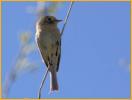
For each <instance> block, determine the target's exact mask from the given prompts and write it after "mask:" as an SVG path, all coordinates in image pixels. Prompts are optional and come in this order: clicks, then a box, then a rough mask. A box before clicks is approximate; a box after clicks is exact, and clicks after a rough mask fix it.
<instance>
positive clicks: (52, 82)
mask: <svg viewBox="0 0 132 100" xmlns="http://www.w3.org/2000/svg"><path fill="white" fill-rule="evenodd" d="M58 90H59V86H58V82H57V73H56V70H52V71H51V72H50V92H52V91H58Z"/></svg>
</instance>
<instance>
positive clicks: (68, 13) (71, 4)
mask: <svg viewBox="0 0 132 100" xmlns="http://www.w3.org/2000/svg"><path fill="white" fill-rule="evenodd" d="M72 6H73V1H71V3H70V6H69V9H68V12H67V15H66V18H65V21H64V25H63V28H62V31H61V34H60V38H59V39H61V37H62V35H63V32H64V29H65V27H66V24H67V21H68V18H69V15H70V12H71V9H72ZM59 39H58V40H59ZM48 72H49V67H48V68H47V70H46V73H45V74H44V76H43V79H42V82H41V85H40V88H39V92H38V98H39V99H40V98H41V90H42V87H43V85H44V83H45V80H46V77H47V75H48Z"/></svg>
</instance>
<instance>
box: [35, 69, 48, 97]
mask: <svg viewBox="0 0 132 100" xmlns="http://www.w3.org/2000/svg"><path fill="white" fill-rule="evenodd" d="M48 72H49V67H48V68H47V70H46V72H45V74H44V76H43V79H42V82H41V85H40V88H39V91H38V98H39V99H40V98H41V91H42V87H43V85H44V82H45V80H46V77H47V75H48Z"/></svg>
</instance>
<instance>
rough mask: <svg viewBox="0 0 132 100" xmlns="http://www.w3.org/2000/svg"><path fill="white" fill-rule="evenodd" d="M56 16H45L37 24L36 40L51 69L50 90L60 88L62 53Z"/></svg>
mask: <svg viewBox="0 0 132 100" xmlns="http://www.w3.org/2000/svg"><path fill="white" fill-rule="evenodd" d="M60 21H61V20H57V19H56V18H55V17H54V16H44V17H41V18H40V19H39V21H38V22H37V24H36V41H37V44H38V47H39V50H40V53H41V56H42V58H43V60H44V62H45V64H46V66H47V67H48V68H49V71H50V80H51V81H50V91H54V90H58V89H59V87H58V82H57V75H56V74H57V73H56V72H57V71H58V70H59V62H60V55H61V40H60V31H59V29H58V28H57V23H58V22H60Z"/></svg>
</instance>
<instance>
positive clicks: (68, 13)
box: [60, 1, 74, 38]
mask: <svg viewBox="0 0 132 100" xmlns="http://www.w3.org/2000/svg"><path fill="white" fill-rule="evenodd" d="M73 3H74V2H73V1H71V3H70V7H69V9H68V12H67V15H66V18H65V21H64V25H63V28H62V31H61V36H60V38H61V37H62V35H63V33H64V29H65V27H66V24H67V21H68V18H69V15H70V12H71V9H72V6H73Z"/></svg>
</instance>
